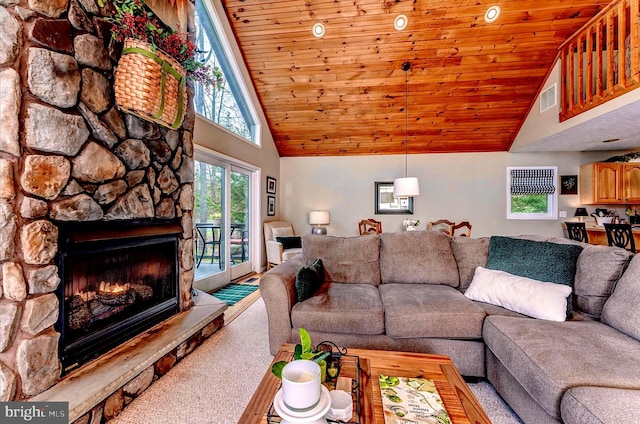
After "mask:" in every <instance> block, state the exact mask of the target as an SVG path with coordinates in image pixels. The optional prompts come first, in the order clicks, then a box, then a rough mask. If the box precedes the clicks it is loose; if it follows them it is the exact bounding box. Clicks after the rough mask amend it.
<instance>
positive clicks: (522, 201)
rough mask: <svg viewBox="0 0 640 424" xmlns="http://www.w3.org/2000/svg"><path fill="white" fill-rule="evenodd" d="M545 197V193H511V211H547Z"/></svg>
mask: <svg viewBox="0 0 640 424" xmlns="http://www.w3.org/2000/svg"><path fill="white" fill-rule="evenodd" d="M547 197H548V196H547V195H546V194H518V195H516V194H514V195H511V212H513V213H545V212H546V211H547Z"/></svg>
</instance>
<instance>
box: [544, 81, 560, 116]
mask: <svg viewBox="0 0 640 424" xmlns="http://www.w3.org/2000/svg"><path fill="white" fill-rule="evenodd" d="M556 99H557V96H556V84H553V85H552V86H551V87H549V88H547V89H546V90H544V91H543V92H542V94H540V113H542V112H545V111H547V110H549V109H551V108H552V107H554V106H555V105H556V104H557V103H558V102H557V100H556Z"/></svg>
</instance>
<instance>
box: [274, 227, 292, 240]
mask: <svg viewBox="0 0 640 424" xmlns="http://www.w3.org/2000/svg"><path fill="white" fill-rule="evenodd" d="M271 234H273V239H274V240H275V239H276V237H293V228H291V227H277V228H273V229H272V230H271Z"/></svg>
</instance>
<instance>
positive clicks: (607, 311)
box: [602, 255, 640, 340]
mask: <svg viewBox="0 0 640 424" xmlns="http://www.w3.org/2000/svg"><path fill="white" fill-rule="evenodd" d="M639 282H640V255H635V256H634V257H633V259H631V262H630V263H629V267H628V268H627V269H626V271H625V272H624V274H623V275H622V277H621V278H620V280H619V281H618V283H617V284H616V286H615V289H614V290H613V294H612V295H611V297H609V300H607V302H606V303H605V304H604V307H603V308H602V322H603V323H605V324H607V325H609V326H611V327H613V328H615V329H616V330H618V331H621V332H623V333H624V334H626V335H627V336H630V337H633V338H634V339H636V340H640V308H639V307H638V305H640V284H639Z"/></svg>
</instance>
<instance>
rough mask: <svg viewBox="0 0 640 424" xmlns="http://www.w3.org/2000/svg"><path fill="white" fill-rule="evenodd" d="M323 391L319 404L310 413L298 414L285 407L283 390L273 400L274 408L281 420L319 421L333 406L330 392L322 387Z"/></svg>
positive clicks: (295, 421)
mask: <svg viewBox="0 0 640 424" xmlns="http://www.w3.org/2000/svg"><path fill="white" fill-rule="evenodd" d="M321 389H322V391H321V392H320V400H319V401H318V404H317V405H316V406H315V407H314V408H313V409H310V410H309V411H305V412H297V411H292V410H291V409H289V408H287V405H285V404H284V401H283V400H282V389H280V390H278V393H276V396H275V397H274V399H273V407H274V408H275V409H276V412H277V413H278V415H280V418H284V419H285V420H287V421H288V422H292V423H309V422H313V421H314V420H319V419H320V418H322V417H324V415H325V414H326V413H327V411H328V410H329V407H330V406H331V396H330V395H329V390H327V388H326V387H324V386H322V387H321Z"/></svg>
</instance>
